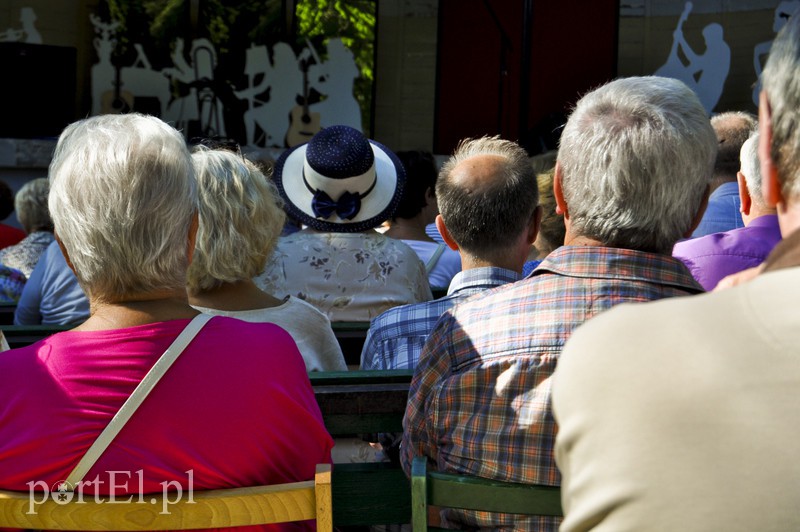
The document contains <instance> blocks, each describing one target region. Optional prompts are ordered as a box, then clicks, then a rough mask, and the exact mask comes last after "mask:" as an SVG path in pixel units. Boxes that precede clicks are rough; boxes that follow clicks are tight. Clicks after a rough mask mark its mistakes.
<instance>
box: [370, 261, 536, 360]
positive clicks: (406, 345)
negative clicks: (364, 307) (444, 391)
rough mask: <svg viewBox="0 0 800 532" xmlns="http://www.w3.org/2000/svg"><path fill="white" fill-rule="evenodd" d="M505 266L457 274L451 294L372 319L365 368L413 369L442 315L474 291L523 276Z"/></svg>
mask: <svg viewBox="0 0 800 532" xmlns="http://www.w3.org/2000/svg"><path fill="white" fill-rule="evenodd" d="M521 277H522V276H521V275H520V274H519V273H518V272H515V271H512V270H506V269H504V268H490V267H486V268H473V269H470V270H465V271H461V272H459V273H457V274H456V276H455V277H453V280H452V282H451V283H450V289H449V290H448V292H447V295H446V296H444V297H441V298H439V299H434V300H433V301H426V302H425V303H416V304H413V305H402V306H399V307H394V308H392V309H389V310H387V311H386V312H384V313H383V314H380V315H379V316H378V317H376V318H375V319H373V320H372V323H371V324H370V327H369V331H368V332H367V339H366V340H365V341H364V348H363V350H362V351H361V369H412V368H414V367H415V366H416V365H417V361H418V360H419V354H420V352H421V351H422V346H423V345H425V340H426V339H427V338H428V335H429V334H430V332H431V331H432V330H433V327H434V325H436V322H437V321H438V320H439V317H440V316H441V315H442V314H444V313H445V312H447V311H448V310H450V309H451V308H453V307H454V306H455V305H456V304H457V303H459V302H460V301H463V300H464V299H466V298H468V297H469V296H471V295H473V294H477V293H479V292H483V291H484V290H488V289H490V288H495V287H497V286H501V285H504V284H506V283H513V282H515V281H518V280H520V279H521Z"/></svg>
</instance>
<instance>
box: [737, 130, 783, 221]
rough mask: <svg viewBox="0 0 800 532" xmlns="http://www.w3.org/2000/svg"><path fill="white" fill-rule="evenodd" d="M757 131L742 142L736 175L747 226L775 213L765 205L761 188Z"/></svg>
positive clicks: (743, 215)
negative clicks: (739, 164)
mask: <svg viewBox="0 0 800 532" xmlns="http://www.w3.org/2000/svg"><path fill="white" fill-rule="evenodd" d="M758 139H759V134H758V132H756V133H753V135H751V136H750V138H749V139H747V140H746V141H745V143H744V144H742V151H741V168H740V170H739V172H738V173H737V175H736V177H737V179H738V182H739V199H740V200H741V212H742V220H743V221H744V225H745V226H747V225H749V224H750V222H752V221H753V220H755V219H756V218H759V217H761V216H765V215H767V214H775V213H776V210H775V208H774V207H770V206H769V205H767V203H766V201H765V200H764V196H763V194H762V190H761V163H760V161H759V159H758Z"/></svg>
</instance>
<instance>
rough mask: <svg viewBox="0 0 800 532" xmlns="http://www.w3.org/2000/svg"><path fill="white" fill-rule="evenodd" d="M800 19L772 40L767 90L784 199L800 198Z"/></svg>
mask: <svg viewBox="0 0 800 532" xmlns="http://www.w3.org/2000/svg"><path fill="white" fill-rule="evenodd" d="M799 71H800V16H798V13H795V14H794V15H792V17H791V18H790V19H789V21H788V22H787V23H786V25H785V26H784V27H783V28H782V29H781V31H779V32H778V35H777V36H776V37H775V40H774V41H772V48H770V52H769V58H768V59H767V64H766V66H765V67H764V72H763V83H762V87H763V90H764V91H765V92H766V94H767V99H768V100H769V104H770V107H771V109H772V145H771V146H770V156H771V158H772V161H773V163H774V164H775V168H776V169H777V171H778V179H779V180H780V183H781V191H782V193H783V196H784V198H786V199H791V200H798V199H800V126H799V124H800V76H798V75H797V73H798V72H799Z"/></svg>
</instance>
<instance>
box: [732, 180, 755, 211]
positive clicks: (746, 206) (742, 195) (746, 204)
mask: <svg viewBox="0 0 800 532" xmlns="http://www.w3.org/2000/svg"><path fill="white" fill-rule="evenodd" d="M736 182H737V183H738V185H739V203H741V207H739V212H741V213H742V215H744V216H750V208H751V207H752V206H753V198H751V197H750V191H749V190H748V189H747V181H746V180H745V177H744V174H743V173H741V172H736Z"/></svg>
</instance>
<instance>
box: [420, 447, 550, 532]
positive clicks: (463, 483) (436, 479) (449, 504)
mask: <svg viewBox="0 0 800 532" xmlns="http://www.w3.org/2000/svg"><path fill="white" fill-rule="evenodd" d="M429 505H433V506H442V507H446V508H462V509H465V510H481V511H486V512H500V513H510V514H525V515H550V516H560V515H563V512H562V509H561V489H560V488H558V487H555V486H537V485H532V484H514V483H511V482H499V481H495V480H488V479H485V478H478V477H474V476H468V475H458V474H454V473H440V472H438V471H428V470H427V458H425V457H421V456H418V457H416V458H414V460H413V462H412V466H411V513H412V518H411V519H412V525H413V530H414V532H424V531H426V530H428V506H429Z"/></svg>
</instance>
